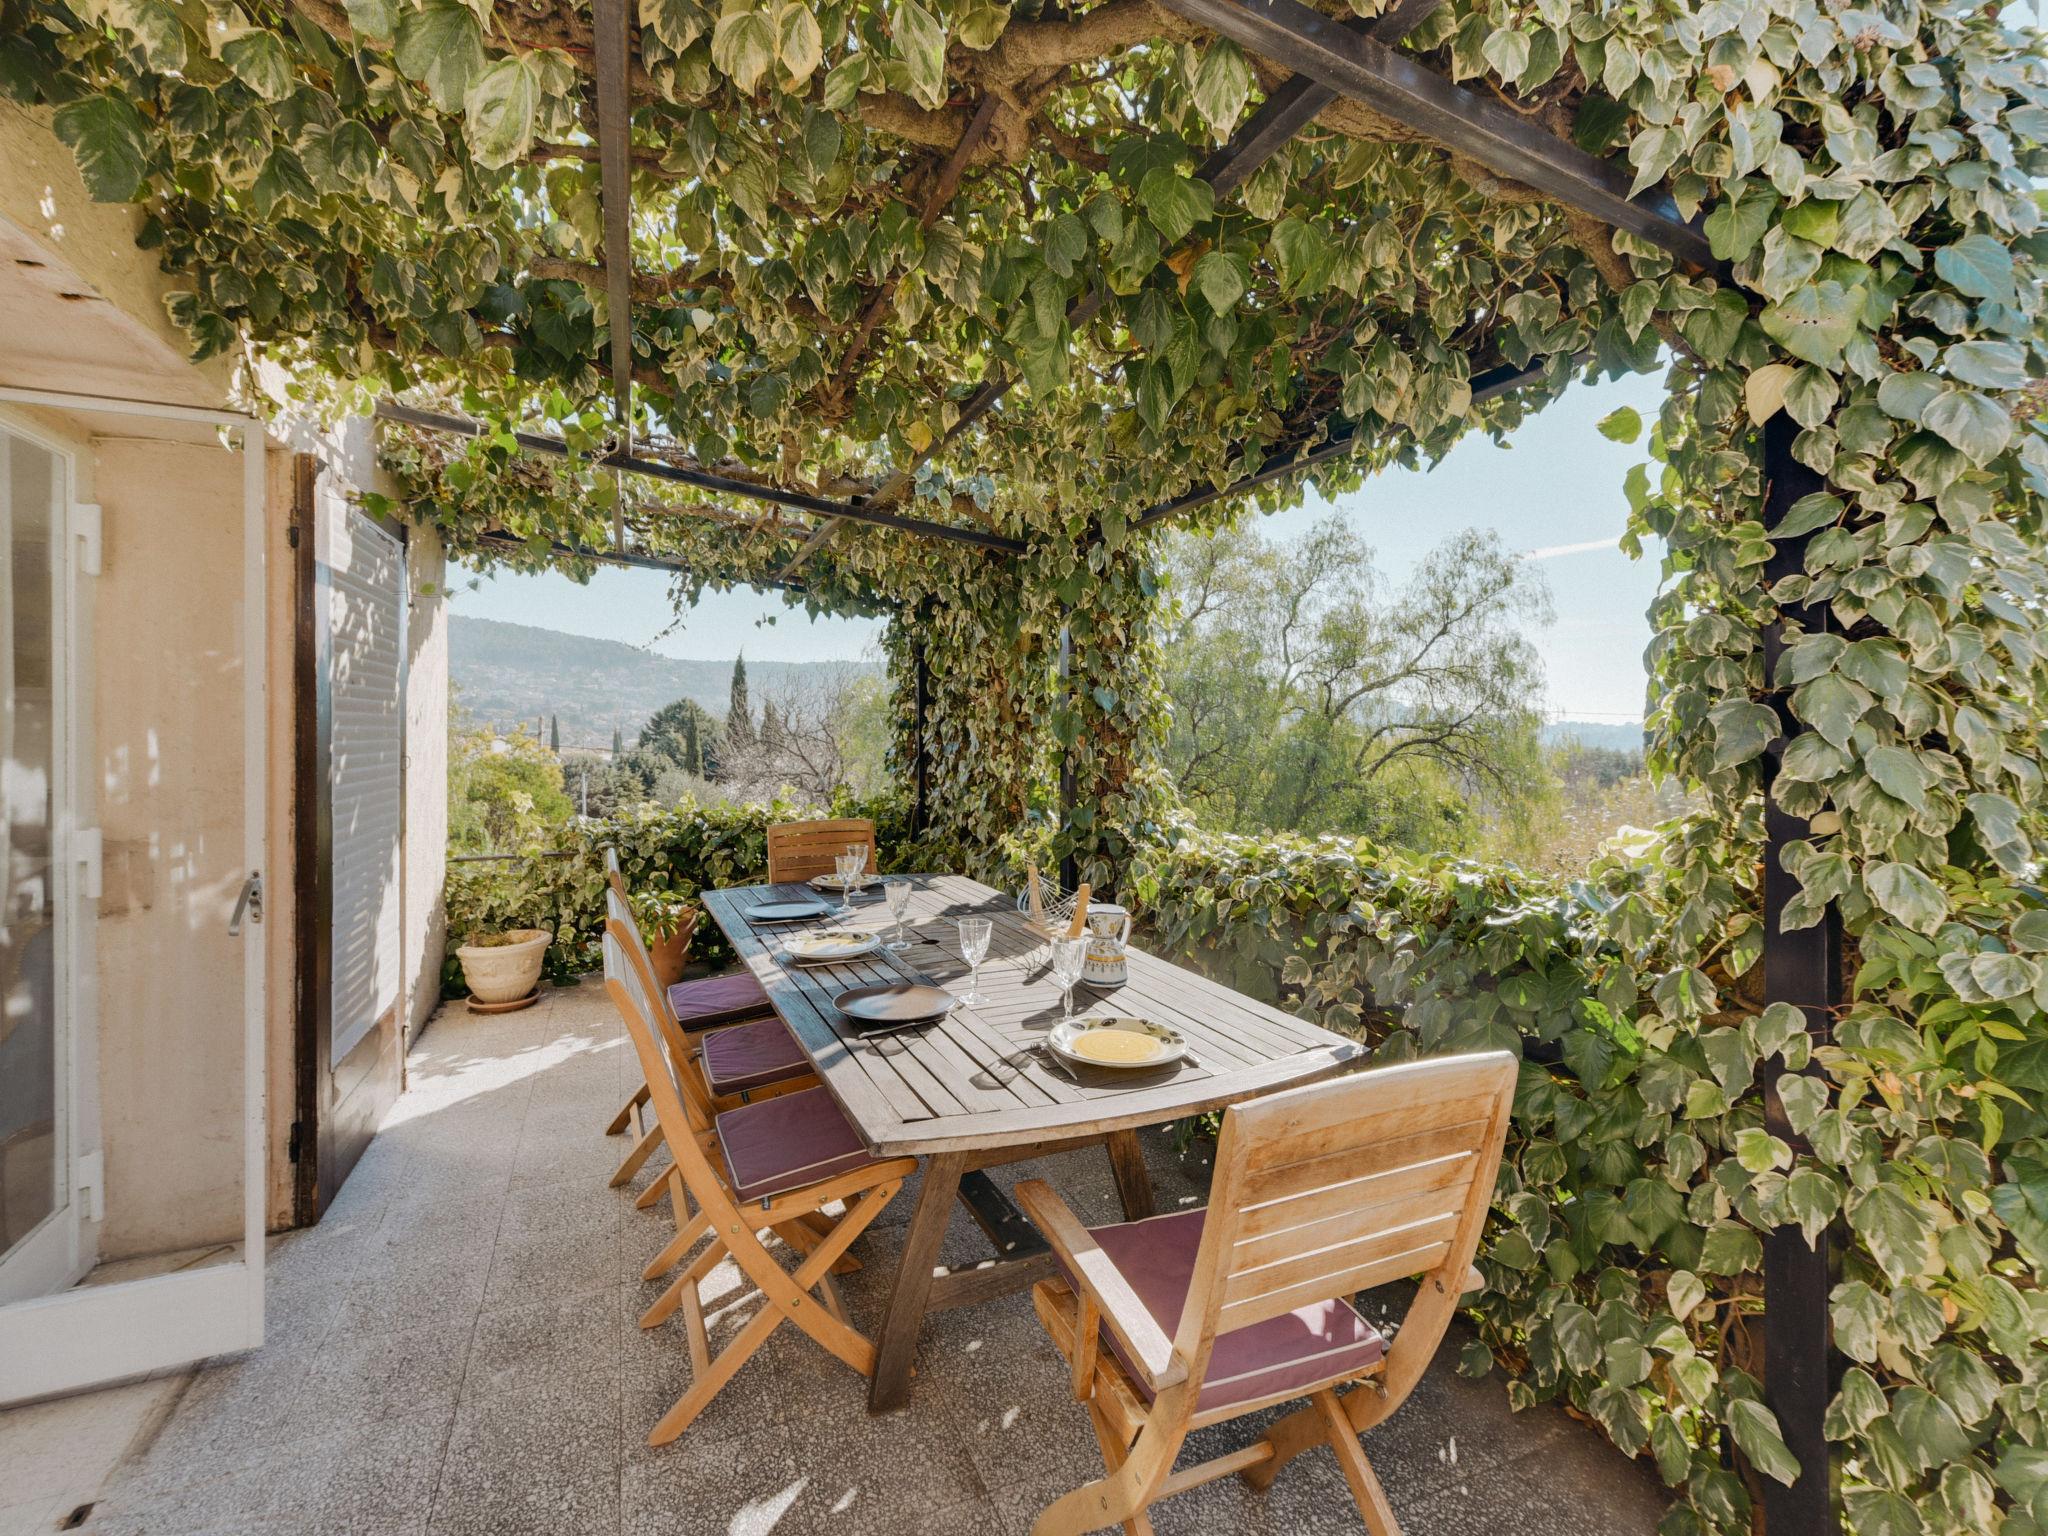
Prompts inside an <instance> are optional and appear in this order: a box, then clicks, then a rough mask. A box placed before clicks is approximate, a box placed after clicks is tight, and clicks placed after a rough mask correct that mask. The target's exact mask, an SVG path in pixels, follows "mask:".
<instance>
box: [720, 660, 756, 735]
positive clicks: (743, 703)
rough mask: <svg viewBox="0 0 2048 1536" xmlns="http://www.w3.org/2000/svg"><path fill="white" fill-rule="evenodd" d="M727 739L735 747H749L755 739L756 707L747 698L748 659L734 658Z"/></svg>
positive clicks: (726, 722)
mask: <svg viewBox="0 0 2048 1536" xmlns="http://www.w3.org/2000/svg"><path fill="white" fill-rule="evenodd" d="M725 735H726V739H727V740H728V741H730V742H732V743H733V744H734V745H735V746H741V747H744V746H747V745H748V744H749V743H751V742H752V741H753V739H754V706H753V701H752V700H750V699H749V698H748V697H747V658H746V657H745V656H744V655H740V656H737V657H735V658H733V664H732V697H731V698H730V699H729V700H728V701H727V703H726V706H725Z"/></svg>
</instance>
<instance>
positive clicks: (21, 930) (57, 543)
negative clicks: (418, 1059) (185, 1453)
mask: <svg viewBox="0 0 2048 1536" xmlns="http://www.w3.org/2000/svg"><path fill="white" fill-rule="evenodd" d="M70 486H71V465H70V462H69V460H68V459H67V458H66V456H64V455H63V454H60V453H58V452H57V451H56V450H55V449H53V448H51V447H48V446H46V445H45V444H43V443H39V442H37V441H35V440H33V439H32V438H29V437H27V436H25V435H23V434H21V433H18V432H14V431H10V430H8V429H7V428H5V427H4V426H0V1305H4V1304H5V1303H8V1302H15V1301H22V1300H25V1299H27V1298H30V1297H35V1296H46V1295H48V1294H50V1293H51V1292H53V1291H57V1290H61V1289H63V1288H64V1287H66V1286H69V1285H72V1284H73V1283H75V1282H76V1281H77V1280H78V1279H79V1278H80V1277H81V1276H83V1275H84V1274H85V1273H86V1272H87V1271H88V1270H89V1269H90V1268H91V1267H92V1262H93V1252H94V1249H93V1228H92V1223H91V1221H90V1219H89V1217H90V1214H91V1213H90V1188H91V1181H90V1179H89V1178H88V1179H83V1180H82V1179H81V1178H80V1177H79V1174H80V1173H82V1172H84V1173H89V1172H90V1171H91V1170H92V1169H93V1168H95V1167H96V1166H97V1152H98V1148H97V1147H96V1146H94V1145H92V1144H91V1143H90V1141H89V1140H88V1139H87V1128H88V1126H89V1117H87V1116H84V1115H81V1113H80V1108H81V1106H80V1104H79V1103H78V1096H79V1092H80V1089H81V1085H82V1084H83V1083H84V1082H85V1081H86V1080H87V1079H89V1077H90V1075H91V1070H90V1069H91V1063H90V1061H81V1060H80V1059H79V1056H80V1053H81V1052H82V1051H83V1050H85V1049H86V1048H87V1046H88V1043H89V1037H87V1036H85V1035H83V1034H82V1033H81V1032H80V1031H79V1030H78V1029H77V1028H76V1023H77V1021H76V1018H75V1009H74V1006H73V1000H72V996H71V994H72V990H73V989H72V986H71V982H72V979H73V969H74V968H73V966H72V964H71V963H70V957H71V954H72V943H73V937H74V928H75V923H74V916H75V914H74V912H73V904H74V903H75V901H76V900H77V893H76V891H75V890H74V889H73V887H74V886H75V885H76V884H77V882H76V881H74V880H73V879H71V878H70V875H71V864H70V861H69V860H67V859H65V858H64V857H62V852H63V848H64V845H65V844H66V842H67V841H69V842H72V843H76V842H77V841H78V839H77V838H76V837H75V836H74V835H73V827H74V817H73V811H74V807H73V804H72V801H73V798H74V797H73V794H72V775H71V757H72V753H71V750H70V747H71V740H70V727H71V716H72V685H73V679H72V677H71V675H70V674H71V672H72V669H73V667H74V665H75V661H76V647H75V645H74V644H73V643H72V642H73V638H74V637H72V636H71V635H70V633H69V629H70V620H71V612H72V606H73V604H72V597H73V593H72V580H73V571H72V562H71V560H70V559H69V558H68V556H69V542H68V540H67V539H66V537H65V535H66V531H67V527H68V524H69V521H70V520H69V519H68V518H67V516H66V515H65V514H66V509H67V506H68V503H69V500H70V494H71V491H70ZM81 1184H84V1185H86V1191H85V1196H86V1197H85V1198H81V1191H80V1186H81Z"/></svg>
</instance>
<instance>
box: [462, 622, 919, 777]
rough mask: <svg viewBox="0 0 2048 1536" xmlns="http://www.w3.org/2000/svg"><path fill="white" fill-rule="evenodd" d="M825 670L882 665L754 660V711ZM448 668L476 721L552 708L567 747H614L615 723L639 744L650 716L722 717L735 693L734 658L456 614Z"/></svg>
mask: <svg viewBox="0 0 2048 1536" xmlns="http://www.w3.org/2000/svg"><path fill="white" fill-rule="evenodd" d="M827 669H830V670H850V671H855V672H866V673H873V674H880V673H881V671H882V667H881V665H880V664H879V663H876V662H836V661H834V662H805V661H754V660H751V659H750V660H749V661H748V662H747V684H748V687H749V690H750V691H751V692H752V694H753V698H754V706H755V709H756V711H757V712H758V711H759V709H760V705H761V700H762V698H763V697H764V696H765V695H766V693H768V692H769V691H771V690H773V689H777V688H781V687H785V686H788V685H790V684H792V683H800V681H801V679H802V677H803V675H804V674H805V673H806V672H810V673H817V672H820V671H823V670H827ZM448 674H449V678H450V680H451V681H452V682H453V683H454V685H455V690H456V694H455V696H456V702H457V703H458V704H460V705H461V707H462V708H463V709H464V710H466V711H467V712H468V713H469V714H470V716H471V717H472V718H473V719H476V720H480V721H489V722H492V723H494V724H497V725H501V726H505V727H510V726H513V725H516V724H518V723H519V722H521V721H524V722H526V724H527V725H529V726H532V725H534V724H535V723H537V722H539V721H541V720H543V719H544V718H545V717H546V716H548V715H551V714H552V715H554V716H555V717H556V718H557V719H558V720H560V722H561V727H562V745H563V746H565V747H609V746H610V745H611V744H612V729H613V727H615V726H616V727H617V728H618V729H619V730H620V731H622V732H624V734H625V739H626V744H627V745H628V746H631V745H632V743H633V740H634V737H635V735H636V734H637V733H638V731H639V729H640V725H641V723H642V722H643V721H645V720H646V719H647V718H648V716H650V715H652V714H653V713H654V712H655V711H656V710H658V709H660V708H661V707H662V706H663V705H665V704H672V703H674V702H675V701H676V700H677V699H682V698H689V699H695V700H696V701H697V702H698V703H699V704H701V705H703V706H704V707H705V708H706V709H708V710H710V711H711V712H712V713H713V714H716V715H719V716H721V717H723V716H724V714H725V706H726V699H727V697H728V695H729V694H730V692H731V690H732V661H731V659H730V658H727V659H725V660H722V661H721V660H697V659H694V658H686V657H675V656H657V655H655V654H654V653H653V652H652V651H643V650H641V649H639V648H638V647H637V646H631V645H623V644H621V643H620V642H618V641H616V640H596V639H592V638H591V637H590V636H588V635H567V634H563V633H562V632H561V631H560V630H554V629H540V628H537V627H536V626H534V625H531V624H507V623H504V622H503V621H501V620H498V619H480V618H476V617H474V616H472V615H469V614H462V613H456V614H450V615H449V616H448Z"/></svg>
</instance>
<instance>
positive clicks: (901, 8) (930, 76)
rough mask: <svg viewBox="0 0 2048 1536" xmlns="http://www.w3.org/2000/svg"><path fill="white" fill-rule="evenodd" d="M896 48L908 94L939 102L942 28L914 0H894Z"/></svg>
mask: <svg viewBox="0 0 2048 1536" xmlns="http://www.w3.org/2000/svg"><path fill="white" fill-rule="evenodd" d="M741 3H743V4H744V3H745V0H741ZM896 52H897V54H898V55H899V56H900V57H901V58H902V60H903V63H904V67H905V68H906V70H907V71H908V72H909V77H910V94H911V95H913V96H915V97H916V98H917V99H918V100H919V101H920V102H922V103H923V104H924V105H925V106H927V107H932V108H936V107H938V106H940V105H941V104H942V103H943V102H944V101H945V99H946V29H945V27H944V26H942V25H941V24H940V22H939V20H938V18H937V17H935V16H933V15H932V13H931V12H930V11H928V10H926V9H925V8H924V7H923V6H921V5H919V4H918V3H917V0H898V4H897V7H896Z"/></svg>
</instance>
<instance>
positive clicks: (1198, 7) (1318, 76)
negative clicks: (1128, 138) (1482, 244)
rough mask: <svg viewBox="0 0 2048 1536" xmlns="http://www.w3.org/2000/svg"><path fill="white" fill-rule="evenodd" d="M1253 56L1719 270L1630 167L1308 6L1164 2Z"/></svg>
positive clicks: (1694, 233) (1699, 235)
mask: <svg viewBox="0 0 2048 1536" xmlns="http://www.w3.org/2000/svg"><path fill="white" fill-rule="evenodd" d="M1158 3H1159V4H1161V5H1163V6H1165V7H1166V9H1168V10H1170V11H1172V12H1174V13H1175V14H1176V15H1180V16H1184V17H1186V18H1187V19H1188V20H1190V21H1193V22H1198V23H1200V24H1201V25H1202V26H1205V27H1208V28H1209V29H1210V30H1212V31H1214V32H1216V33H1218V34H1219V35H1221V36H1223V37H1227V38H1229V39H1230V40H1231V41H1232V42H1234V43H1236V44H1237V45H1238V46H1239V47H1241V48H1244V49H1245V50H1247V51H1248V52H1251V53H1256V54H1258V55H1259V56H1260V57H1262V58H1266V59H1270V60H1272V61H1273V62H1274V63H1275V64H1279V65H1282V66H1283V67H1285V68H1287V69H1290V70H1292V71H1294V73H1295V74H1297V75H1306V76H1308V77H1309V78H1310V79H1312V80H1315V81H1318V82H1319V83H1321V84H1322V85H1325V86H1327V87H1329V88H1330V89H1331V90H1334V91H1335V92H1337V93H1338V94H1339V95H1341V96H1344V97H1347V98H1349V99H1350V100H1352V101H1355V102H1358V103H1359V104H1360V105H1362V106H1364V107H1367V108H1369V109H1370V110H1372V111H1374V112H1376V113H1378V114H1379V115H1380V116H1382V117H1385V118H1389V119H1391V120H1392V121H1394V122H1397V123H1400V124H1402V125H1404V126H1405V127H1408V128H1411V129H1413V130H1414V131H1416V132H1417V133H1420V134H1423V135H1424V136H1426V137H1427V138H1429V139H1431V140H1433V141H1434V142H1436V143H1437V144H1439V145H1441V146H1443V147H1444V148H1446V149H1450V150H1455V151H1456V152H1458V153H1459V154H1462V155H1465V156H1467V157H1468V158H1470V159H1472V160H1475V161H1477V162H1478V163H1479V164H1481V165H1483V166H1485V167H1486V168H1487V169H1488V170H1490V171H1492V172H1493V173H1494V174H1495V175H1497V176H1502V177H1505V178H1507V179H1508V180H1510V181H1516V182H1520V183H1521V184H1522V185H1524V186H1527V187H1531V188H1533V189H1534V190H1536V191H1537V192H1540V193H1542V194H1543V195H1544V196H1546V197H1548V198H1550V199H1552V200H1553V201H1555V202H1558V203H1560V204H1562V205H1563V206H1565V207H1567V208H1570V209H1574V210H1576V211H1577V212H1580V213H1584V214H1587V215H1589V216H1591V217H1593V218H1596V219H1598V220H1600V221H1601V222H1602V223H1603V224H1607V225H1610V226H1612V227H1613V228H1615V229H1625V230H1627V231H1628V232H1629V233H1630V234H1632V235H1636V236H1638V237H1639V238H1641V239H1644V240H1647V241H1649V242H1650V243H1651V244H1653V245H1656V246H1657V247H1659V248H1660V249H1662V250H1666V251H1669V252H1670V253H1671V254H1672V255H1673V256H1676V257H1677V258H1678V259H1679V260H1681V261H1684V262H1687V263H1689V264H1691V265H1692V266H1695V267H1698V268H1701V269H1703V270H1707V271H1718V270H1719V268H1720V264H1719V263H1718V262H1717V261H1716V260H1715V258H1714V254H1713V251H1712V250H1711V249H1710V248H1709V246H1708V244H1707V237H1706V234H1705V233H1704V232H1703V231H1702V230H1701V228H1700V226H1699V221H1698V220H1697V219H1695V220H1692V221H1687V220H1685V219H1683V218H1681V217H1680V216H1679V213H1678V209H1677V206H1676V205H1675V204H1674V203H1673V202H1672V200H1671V196H1670V194H1669V193H1667V192H1665V191H1663V190H1662V189H1661V188H1660V189H1656V190H1653V191H1649V192H1646V193H1644V194H1643V195H1642V196H1641V197H1639V198H1631V197H1630V196H1629V192H1628V189H1629V174H1628V171H1627V168H1626V166H1625V165H1624V164H1622V163H1619V162H1616V161H1612V160H1602V159H1600V158H1598V157H1597V156H1594V155H1589V154H1587V153H1586V152H1585V151H1584V150H1582V149H1580V148H1579V147H1578V146H1577V145H1575V144H1570V143H1567V142H1566V141H1565V140H1563V139H1560V138H1558V137H1557V136H1556V135H1555V134H1553V133H1550V132H1549V131H1547V130H1546V129H1544V128H1542V127H1540V126H1538V125H1537V124H1535V123H1532V122H1530V121H1529V120H1528V119H1526V118H1524V117H1522V116H1521V115H1520V114H1518V113H1516V112H1515V111H1513V110H1512V109H1510V108H1509V107H1506V106H1504V105H1503V104H1501V103H1500V102H1498V101H1496V100H1494V99H1493V98H1492V97H1490V96H1482V95H1480V94H1479V93H1478V92H1476V91H1468V90H1466V89H1465V88H1464V87H1462V86H1459V85H1454V84H1452V83H1451V82H1450V81H1449V80H1446V79H1444V78H1443V76H1441V75H1439V74H1437V73H1436V72H1435V71H1433V70H1430V69H1426V68H1424V67H1423V66H1422V65H1421V64H1419V63H1417V62H1416V61H1415V60H1414V59H1413V58H1412V57H1410V56H1409V55H1407V54H1403V53H1399V52H1397V51H1395V50H1394V49H1392V48H1389V47H1388V46H1387V45H1386V44H1385V43H1383V42H1381V41H1379V40H1378V39H1377V38H1375V37H1372V36H1369V35H1361V34H1360V33H1359V32H1356V31H1354V30H1352V29H1351V28H1349V27H1347V26H1345V25H1343V24H1342V23H1340V22H1337V21H1334V20H1332V19H1331V18H1330V17H1328V16H1324V15H1322V14H1321V13H1320V12H1318V11H1313V10H1310V9H1309V8H1308V7H1307V6H1306V5H1303V4H1301V3H1300V0H1158Z"/></svg>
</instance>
